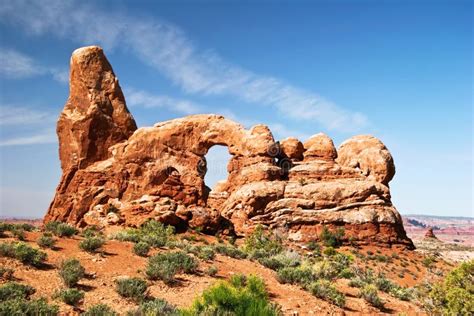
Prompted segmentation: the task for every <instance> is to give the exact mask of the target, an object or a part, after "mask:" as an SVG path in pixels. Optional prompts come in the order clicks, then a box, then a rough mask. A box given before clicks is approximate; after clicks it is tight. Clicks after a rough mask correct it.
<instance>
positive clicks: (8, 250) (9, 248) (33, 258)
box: [0, 242, 47, 267]
mask: <svg viewBox="0 0 474 316" xmlns="http://www.w3.org/2000/svg"><path fill="white" fill-rule="evenodd" d="M0 256H2V257H10V258H15V259H18V260H20V261H21V262H22V263H24V264H28V265H31V266H34V267H40V266H42V265H43V264H44V261H45V260H46V257H47V255H46V253H45V252H43V251H41V250H39V249H36V248H33V247H31V246H30V245H28V244H26V243H24V242H11V243H1V244H0Z"/></svg>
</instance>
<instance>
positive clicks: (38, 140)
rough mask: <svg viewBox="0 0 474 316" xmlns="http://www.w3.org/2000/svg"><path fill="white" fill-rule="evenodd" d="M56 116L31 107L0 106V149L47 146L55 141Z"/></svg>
mask: <svg viewBox="0 0 474 316" xmlns="http://www.w3.org/2000/svg"><path fill="white" fill-rule="evenodd" d="M55 120H56V115H55V114H53V113H51V112H50V111H44V110H37V109H32V108H31V107H25V106H17V105H16V106H15V105H0V147H4V146H19V145H32V144H49V143H55V142H56V141H57V138H56V134H55V132H54V128H51V126H53V125H54V122H55Z"/></svg>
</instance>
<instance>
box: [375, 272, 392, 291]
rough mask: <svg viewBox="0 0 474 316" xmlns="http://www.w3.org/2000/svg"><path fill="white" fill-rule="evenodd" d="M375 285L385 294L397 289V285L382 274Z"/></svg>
mask: <svg viewBox="0 0 474 316" xmlns="http://www.w3.org/2000/svg"><path fill="white" fill-rule="evenodd" d="M374 284H375V286H376V287H377V288H378V289H379V290H380V291H382V292H385V293H390V291H391V290H392V289H393V288H395V287H397V285H396V284H395V283H393V282H392V281H390V280H389V279H387V278H386V277H385V276H384V275H382V274H379V276H378V277H377V278H375V280H374Z"/></svg>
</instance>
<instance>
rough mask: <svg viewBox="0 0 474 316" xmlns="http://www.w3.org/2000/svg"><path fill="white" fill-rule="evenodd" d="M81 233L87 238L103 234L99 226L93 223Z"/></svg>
mask: <svg viewBox="0 0 474 316" xmlns="http://www.w3.org/2000/svg"><path fill="white" fill-rule="evenodd" d="M81 235H82V236H84V237H85V238H87V237H94V236H102V235H103V234H102V232H101V231H100V228H99V227H97V226H95V225H92V226H88V227H86V229H84V230H83V231H82V232H81Z"/></svg>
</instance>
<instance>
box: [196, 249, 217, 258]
mask: <svg viewBox="0 0 474 316" xmlns="http://www.w3.org/2000/svg"><path fill="white" fill-rule="evenodd" d="M196 256H198V258H199V259H202V260H206V261H210V260H213V259H214V257H215V256H216V252H215V251H214V248H212V247H210V246H204V247H199V250H198V252H197V253H196Z"/></svg>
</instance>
